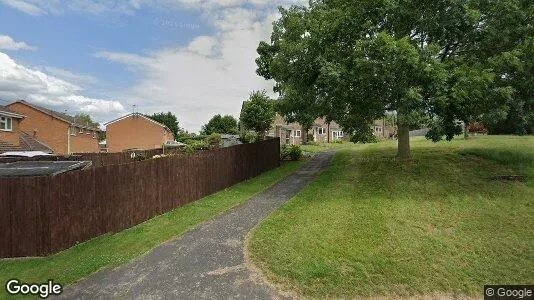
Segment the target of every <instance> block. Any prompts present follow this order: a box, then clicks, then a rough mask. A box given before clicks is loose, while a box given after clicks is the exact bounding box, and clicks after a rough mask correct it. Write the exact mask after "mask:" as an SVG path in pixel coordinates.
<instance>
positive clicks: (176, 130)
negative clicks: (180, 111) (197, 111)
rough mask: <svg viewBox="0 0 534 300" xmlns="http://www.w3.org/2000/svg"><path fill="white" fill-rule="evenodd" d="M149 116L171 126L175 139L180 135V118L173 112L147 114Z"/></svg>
mask: <svg viewBox="0 0 534 300" xmlns="http://www.w3.org/2000/svg"><path fill="white" fill-rule="evenodd" d="M147 117H149V118H151V119H152V120H154V121H156V122H159V123H161V124H163V125H165V126H167V127H169V129H170V130H171V131H172V133H173V134H174V138H175V139H176V138H177V137H178V135H179V134H180V132H181V131H182V130H181V129H180V127H179V126H178V118H176V116H175V115H174V114H173V113H171V112H167V113H164V112H160V113H155V114H152V115H147Z"/></svg>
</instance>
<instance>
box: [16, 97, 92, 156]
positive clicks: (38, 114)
mask: <svg viewBox="0 0 534 300" xmlns="http://www.w3.org/2000/svg"><path fill="white" fill-rule="evenodd" d="M7 107H8V108H9V109H10V110H11V111H14V112H16V113H18V114H21V115H23V116H24V121H23V122H21V123H20V131H21V132H22V134H23V135H24V136H25V137H26V138H27V139H29V140H32V141H38V142H40V143H41V144H43V145H46V146H47V147H49V148H50V149H52V150H53V152H55V153H56V154H60V155H64V154H71V153H89V152H99V147H98V132H99V131H100V130H99V129H98V128H96V127H94V126H92V125H91V124H82V123H80V122H77V121H76V118H75V117H72V116H69V115H67V114H64V113H60V112H57V111H53V110H51V109H48V108H44V107H41V106H37V105H35V104H31V103H28V102H26V101H24V100H18V101H16V102H14V103H11V104H9V105H8V106H7Z"/></svg>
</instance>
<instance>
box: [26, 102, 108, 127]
mask: <svg viewBox="0 0 534 300" xmlns="http://www.w3.org/2000/svg"><path fill="white" fill-rule="evenodd" d="M17 102H19V103H24V104H26V105H28V106H30V107H33V108H35V109H37V110H40V111H42V112H43V113H45V114H47V115H50V116H53V117H55V118H57V119H60V120H63V121H65V122H67V123H70V124H71V125H74V126H78V127H83V128H87V129H90V130H96V131H100V129H99V128H97V127H95V126H92V125H87V124H82V123H79V122H77V121H76V118H75V117H73V116H69V115H67V114H65V113H60V112H57V111H55V110H51V109H48V108H46V107H42V106H39V105H35V104H33V103H29V102H27V101H24V100H18V101H17Z"/></svg>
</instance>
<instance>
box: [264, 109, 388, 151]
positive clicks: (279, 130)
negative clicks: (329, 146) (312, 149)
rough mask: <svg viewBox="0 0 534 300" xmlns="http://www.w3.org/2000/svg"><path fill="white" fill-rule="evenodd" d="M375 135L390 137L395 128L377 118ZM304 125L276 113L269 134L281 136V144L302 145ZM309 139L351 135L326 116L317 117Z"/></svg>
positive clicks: (329, 139) (324, 140)
mask: <svg viewBox="0 0 534 300" xmlns="http://www.w3.org/2000/svg"><path fill="white" fill-rule="evenodd" d="M371 130H372V131H373V135H375V136H376V137H378V138H389V137H390V133H391V134H392V133H393V131H394V128H393V127H391V126H389V127H388V126H386V124H385V122H384V120H376V121H375V122H374V124H373V125H372V126H371ZM304 134H305V133H304V132H303V129H302V125H300V124H299V123H296V122H294V123H288V122H286V120H285V118H284V117H282V116H281V115H279V114H276V116H275V119H274V122H273V125H272V126H271V129H269V131H268V133H267V136H271V137H279V138H280V143H281V144H293V145H300V144H301V143H302V141H303V135H304ZM308 136H309V139H308V141H312V142H316V143H331V142H333V141H337V140H343V141H348V140H350V136H349V135H347V134H346V133H345V132H343V128H341V126H340V125H339V124H337V123H336V122H334V121H332V122H330V123H328V122H326V119H325V118H317V119H316V120H315V122H314V123H313V124H312V126H311V127H310V129H309V131H308Z"/></svg>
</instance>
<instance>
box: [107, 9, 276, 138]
mask: <svg viewBox="0 0 534 300" xmlns="http://www.w3.org/2000/svg"><path fill="white" fill-rule="evenodd" d="M270 12H271V13H265V12H263V11H258V10H253V9H244V8H227V9H224V10H221V11H218V12H212V13H210V14H209V15H207V16H206V18H207V19H209V20H213V21H212V22H213V25H214V26H215V27H216V29H217V33H216V34H215V35H213V36H199V37H197V38H195V39H193V40H192V41H191V42H190V43H189V44H187V45H180V46H177V47H175V48H167V49H163V50H159V51H156V52H153V53H150V54H148V55H138V54H133V53H120V52H110V51H107V52H99V53H97V54H96V56H97V57H102V58H105V59H107V60H110V61H113V62H117V63H121V64H124V65H126V67H128V68H130V69H132V70H135V71H136V72H137V73H138V75H139V76H140V77H141V80H140V81H139V82H138V83H136V84H134V85H133V86H131V87H129V88H128V89H127V90H124V91H121V92H120V93H121V94H122V95H124V98H125V99H129V102H130V103H129V104H136V105H137V106H138V108H139V110H140V111H141V112H145V113H152V112H156V111H168V110H169V111H172V112H174V113H176V115H177V116H178V119H179V121H180V125H181V126H183V127H185V129H187V130H189V131H198V130H199V129H200V127H201V126H202V125H203V124H204V123H206V122H207V121H208V120H209V118H211V117H212V116H213V115H214V114H218V113H220V114H231V115H234V116H236V117H238V116H239V111H240V109H241V104H242V102H243V101H244V100H246V99H247V98H248V96H249V94H250V93H251V92H252V91H253V90H259V89H266V90H268V91H270V90H271V88H272V83H270V82H268V81H266V80H264V79H263V78H261V77H259V76H257V75H256V74H255V70H256V64H255V62H254V60H255V58H256V56H257V54H256V47H257V45H258V43H259V41H260V40H264V39H267V38H268V37H269V34H270V31H271V23H272V21H273V20H274V19H275V17H276V16H277V15H276V14H275V10H274V9H273V10H271V11H270Z"/></svg>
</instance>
